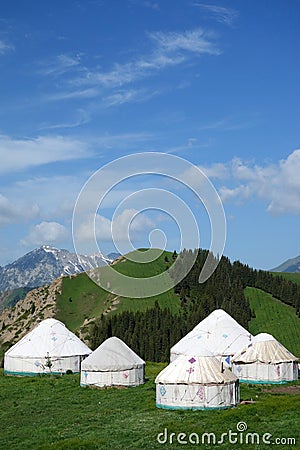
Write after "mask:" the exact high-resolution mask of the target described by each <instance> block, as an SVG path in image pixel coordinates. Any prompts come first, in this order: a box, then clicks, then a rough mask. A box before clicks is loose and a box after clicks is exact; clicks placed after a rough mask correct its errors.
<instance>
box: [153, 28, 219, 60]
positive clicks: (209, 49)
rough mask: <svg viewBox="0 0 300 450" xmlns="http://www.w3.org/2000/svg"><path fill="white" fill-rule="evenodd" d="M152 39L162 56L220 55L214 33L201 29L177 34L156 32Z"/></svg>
mask: <svg viewBox="0 0 300 450" xmlns="http://www.w3.org/2000/svg"><path fill="white" fill-rule="evenodd" d="M150 37H151V38H152V39H153V40H154V41H155V42H156V44H157V46H158V49H157V51H158V52H159V53H160V54H161V55H165V54H172V53H176V52H181V51H182V52H191V53H196V54H205V53H207V54H209V55H219V54H220V50H219V49H218V48H217V47H216V45H215V43H214V42H213V41H212V38H213V37H214V36H213V34H212V33H207V32H205V31H204V30H203V29H201V28H197V29H195V30H189V31H185V32H183V33H176V32H169V33H163V32H156V33H151V34H150Z"/></svg>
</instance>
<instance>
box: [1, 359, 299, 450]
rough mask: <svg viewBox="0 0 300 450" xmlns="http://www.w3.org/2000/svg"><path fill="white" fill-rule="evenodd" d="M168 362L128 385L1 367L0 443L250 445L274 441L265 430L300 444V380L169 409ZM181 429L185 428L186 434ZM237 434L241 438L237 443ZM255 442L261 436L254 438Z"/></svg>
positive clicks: (12, 447)
mask: <svg viewBox="0 0 300 450" xmlns="http://www.w3.org/2000/svg"><path fill="white" fill-rule="evenodd" d="M163 367H164V364H161V363H155V364H154V363H148V364H147V365H146V383H145V384H144V385H141V386H139V387H135V388H123V389H120V388H107V389H95V388H82V387H80V385H79V375H64V376H52V377H51V376H44V377H32V378H29V377H28V378H17V377H7V376H4V375H3V372H1V374H0V399H1V411H0V419H1V436H0V448H1V449H9V450H19V449H20V450H21V449H22V450H24V449H26V450H27V449H28V450H34V449H43V450H50V449H52V450H54V449H55V450H58V449H60V450H64V449H74V450H80V449H90V450H92V449H113V450H131V449H159V448H165V449H179V448H182V447H183V448H195V447H198V448H222V449H224V450H225V449H226V450H229V449H230V450H233V449H235V448H236V449H241V448H245V449H247V448H248V449H251V450H253V449H267V448H270V445H269V444H264V443H263V442H262V439H263V435H264V434H265V433H269V435H272V436H269V435H267V438H266V436H265V439H267V440H268V441H269V442H271V443H273V442H274V443H275V439H277V440H280V441H281V442H282V444H280V445H276V448H278V449H280V448H284V449H296V448H300V435H299V419H300V412H299V411H300V382H295V383H292V387H290V388H289V389H290V390H291V391H292V392H294V393H287V392H285V390H286V386H280V387H277V388H276V389H277V390H278V392H273V389H274V387H273V388H272V387H263V386H257V385H241V400H249V401H251V400H253V403H249V404H240V405H239V406H237V407H235V408H232V409H227V410H222V411H170V410H162V409H158V408H156V406H155V383H154V379H155V376H156V375H157V374H158V372H159V371H160V370H161V369H162V368H163ZM289 386H290V385H289ZM241 422H243V426H244V427H245V424H246V426H247V430H245V431H239V432H238V431H237V424H239V423H241ZM241 426H242V425H239V427H241ZM165 430H167V431H165ZM230 430H232V433H237V435H231V438H230V439H231V443H230V442H229V437H228V436H227V437H224V439H223V443H217V442H218V441H219V442H220V440H221V435H222V433H229V431H230ZM161 433H162V434H161ZM171 433H175V435H171ZM179 433H185V434H186V437H184V436H183V435H180V436H179ZM192 433H194V434H192ZM195 433H196V434H197V436H198V437H199V439H200V444H199V445H197V444H196V436H195ZM204 433H214V434H215V436H216V444H215V445H213V444H212V442H213V441H211V444H210V445H209V444H208V436H204V441H205V443H204V444H203V445H202V444H201V440H202V438H203V434H204ZM247 433H257V434H258V436H259V439H260V443H259V444H257V443H254V444H251V442H252V440H251V439H252V437H251V436H249V437H248V439H250V440H249V443H248V444H245V443H242V442H245V440H246V435H247ZM158 435H159V437H160V442H161V443H159V442H158V440H157V437H158ZM178 436H179V442H180V440H189V438H191V440H192V442H195V444H193V443H187V444H181V443H178V440H177V439H178ZM288 438H289V439H290V438H292V439H295V440H296V444H294V443H291V444H287V439H288ZM210 439H212V437H210ZM234 439H238V440H239V441H238V443H236V444H234V443H233V442H234ZM165 440H166V441H167V442H164V441H165ZM254 441H255V442H257V437H255V438H254ZM170 442H171V443H170ZM283 443H285V444H283Z"/></svg>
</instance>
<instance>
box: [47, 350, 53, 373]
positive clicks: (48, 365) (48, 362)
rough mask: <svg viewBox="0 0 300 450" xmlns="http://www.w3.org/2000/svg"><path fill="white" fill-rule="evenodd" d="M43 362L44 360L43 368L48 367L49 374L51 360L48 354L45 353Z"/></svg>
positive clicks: (51, 364)
mask: <svg viewBox="0 0 300 450" xmlns="http://www.w3.org/2000/svg"><path fill="white" fill-rule="evenodd" d="M45 360H46V362H45V366H46V367H48V369H49V372H50V373H51V367H52V366H53V363H52V361H51V358H50V356H49V353H48V352H47V356H46V357H45Z"/></svg>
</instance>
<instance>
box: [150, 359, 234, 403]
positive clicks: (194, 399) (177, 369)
mask: <svg viewBox="0 0 300 450" xmlns="http://www.w3.org/2000/svg"><path fill="white" fill-rule="evenodd" d="M155 383H156V406H157V407H158V408H164V409H194V410H195V409H224V408H230V407H232V406H236V405H237V403H239V398H240V396H239V381H238V378H237V377H236V376H235V375H234V374H233V373H232V372H231V371H230V370H229V369H227V368H226V367H224V364H223V363H222V362H221V361H220V360H218V359H217V358H216V357H214V356H206V355H205V356H199V355H192V354H190V355H180V356H178V358H176V360H175V361H173V362H171V363H170V364H169V365H168V366H167V367H166V368H165V369H163V370H162V371H161V372H160V373H159V374H158V376H157V377H156V380H155Z"/></svg>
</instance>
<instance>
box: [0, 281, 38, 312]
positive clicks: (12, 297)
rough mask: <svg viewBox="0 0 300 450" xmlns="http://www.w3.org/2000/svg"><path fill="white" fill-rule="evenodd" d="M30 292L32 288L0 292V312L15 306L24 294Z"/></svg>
mask: <svg viewBox="0 0 300 450" xmlns="http://www.w3.org/2000/svg"><path fill="white" fill-rule="evenodd" d="M31 290H32V288H26V287H23V288H22V287H21V288H16V289H12V290H10V291H5V292H0V312H1V311H3V309H5V308H11V307H13V306H15V304H16V303H18V301H20V300H22V299H23V298H25V297H26V294H27V293H28V292H29V291H31Z"/></svg>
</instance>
